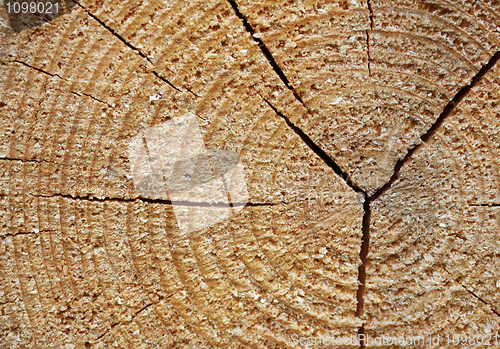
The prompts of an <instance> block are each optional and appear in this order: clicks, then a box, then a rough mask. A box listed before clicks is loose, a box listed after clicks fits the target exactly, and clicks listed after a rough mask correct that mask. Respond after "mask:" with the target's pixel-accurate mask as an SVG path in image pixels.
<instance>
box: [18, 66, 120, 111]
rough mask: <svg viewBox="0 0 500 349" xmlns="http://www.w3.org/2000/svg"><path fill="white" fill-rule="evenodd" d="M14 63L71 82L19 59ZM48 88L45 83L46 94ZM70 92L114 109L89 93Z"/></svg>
mask: <svg viewBox="0 0 500 349" xmlns="http://www.w3.org/2000/svg"><path fill="white" fill-rule="evenodd" d="M14 62H16V63H19V64H22V65H24V66H26V67H28V68H30V69H33V70H36V71H38V72H40V73H42V74H46V75H48V76H50V77H58V78H59V79H61V80H63V81H66V82H69V80H68V79H65V78H63V77H62V76H60V75H59V74H52V73H49V72H48V71H46V70H43V69H41V68H37V67H34V66H32V65H30V64H28V63H26V62H23V61H19V60H17V59H15V60H14ZM46 87H47V83H45V85H44V86H43V89H44V91H45V93H47V90H46ZM69 92H71V93H73V94H74V95H77V96H78V97H81V96H82V95H85V96H87V97H89V98H92V99H93V100H95V101H96V102H100V103H103V104H106V105H107V106H108V107H110V108H113V106H111V105H110V104H109V103H108V102H104V101H101V100H100V99H99V98H96V97H94V96H92V95H90V94H88V93H85V92H76V91H69ZM40 104H41V101H40V103H38V106H40Z"/></svg>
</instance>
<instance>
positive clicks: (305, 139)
mask: <svg viewBox="0 0 500 349" xmlns="http://www.w3.org/2000/svg"><path fill="white" fill-rule="evenodd" d="M257 94H258V95H259V96H260V98H262V99H263V100H264V101H265V102H266V103H267V105H268V106H269V107H270V108H271V109H272V110H273V111H274V112H275V113H276V114H277V115H278V116H279V117H281V118H282V119H283V120H285V122H286V124H287V125H288V127H290V128H291V129H292V130H293V131H294V132H295V134H297V135H298V136H299V137H300V138H301V139H302V141H303V142H304V143H305V144H306V145H307V146H308V147H309V148H310V149H311V150H312V151H313V152H314V153H315V154H316V155H318V156H319V157H320V158H321V159H322V160H323V162H324V163H325V164H326V165H328V167H330V168H331V169H332V170H333V171H334V172H335V173H336V174H337V175H338V176H339V177H340V178H342V179H343V180H344V181H345V182H346V183H347V185H348V186H349V187H350V188H351V189H352V190H354V191H356V192H358V193H363V194H365V192H364V191H363V190H362V189H360V188H358V187H357V186H356V185H355V184H354V183H353V182H352V181H351V180H350V179H349V175H348V174H347V173H345V172H344V171H342V169H341V168H340V167H339V166H338V165H337V164H336V163H335V161H333V160H332V158H330V157H329V156H328V155H327V154H326V153H325V152H324V150H323V149H321V148H320V147H319V146H318V145H317V144H316V143H314V141H313V140H312V139H311V138H309V136H308V135H306V134H305V133H304V131H302V130H301V129H300V128H298V127H297V126H295V125H294V124H293V123H292V122H291V121H290V120H289V119H288V118H287V117H286V116H285V115H283V114H282V113H281V112H280V111H279V110H278V109H276V108H275V107H274V106H273V105H272V104H271V103H270V102H269V101H268V100H267V99H265V98H264V97H263V96H262V95H261V94H260V93H258V92H257ZM365 196H366V194H365Z"/></svg>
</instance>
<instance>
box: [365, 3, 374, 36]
mask: <svg viewBox="0 0 500 349" xmlns="http://www.w3.org/2000/svg"><path fill="white" fill-rule="evenodd" d="M366 4H367V5H368V11H369V12H370V29H371V30H373V10H372V3H371V1H370V0H366Z"/></svg>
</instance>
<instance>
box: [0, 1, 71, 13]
mask: <svg viewBox="0 0 500 349" xmlns="http://www.w3.org/2000/svg"><path fill="white" fill-rule="evenodd" d="M5 7H6V9H7V13H9V14H20V13H32V14H56V15H57V14H59V11H63V9H62V8H61V6H60V3H58V2H55V3H51V2H42V1H39V2H35V1H32V2H27V1H24V2H7V3H6V4H5Z"/></svg>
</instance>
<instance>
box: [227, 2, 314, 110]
mask: <svg viewBox="0 0 500 349" xmlns="http://www.w3.org/2000/svg"><path fill="white" fill-rule="evenodd" d="M227 2H228V3H229V4H230V5H231V7H232V8H233V10H234V12H236V16H238V18H239V19H241V20H242V21H243V26H244V27H245V29H246V31H247V32H248V33H249V34H250V36H251V37H252V39H253V40H254V41H255V42H256V43H257V45H258V46H259V48H260V50H261V51H262V53H263V54H264V56H265V57H266V59H267V61H268V62H269V64H270V65H271V67H272V68H273V70H274V72H275V73H276V74H277V75H278V76H279V78H280V79H281V81H282V82H283V84H285V86H286V87H287V88H288V89H289V90H290V91H292V94H293V96H294V97H295V98H296V99H297V100H298V101H299V102H300V104H302V106H303V107H304V108H305V109H306V110H307V111H308V112H309V114H311V112H310V110H309V108H307V106H306V105H305V104H304V101H303V100H302V98H300V96H299V95H298V93H297V91H295V90H294V88H293V86H292V85H291V84H290V82H289V81H288V79H287V77H286V76H285V73H283V71H282V70H281V68H280V67H279V66H278V63H276V61H275V59H274V57H273V55H272V54H271V52H270V51H269V49H268V48H267V46H266V45H265V44H264V42H263V41H262V40H261V39H260V38H256V37H255V36H254V34H255V30H254V29H253V28H252V26H251V25H250V23H248V21H247V19H246V18H245V16H243V14H242V13H241V12H240V10H239V8H238V4H236V2H235V1H234V0H227Z"/></svg>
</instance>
